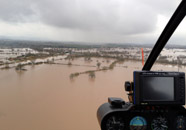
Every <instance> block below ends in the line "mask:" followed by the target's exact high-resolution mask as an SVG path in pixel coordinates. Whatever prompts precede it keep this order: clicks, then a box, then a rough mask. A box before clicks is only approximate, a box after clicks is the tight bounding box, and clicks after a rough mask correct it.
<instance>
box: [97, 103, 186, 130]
mask: <svg viewBox="0 0 186 130" xmlns="http://www.w3.org/2000/svg"><path fill="white" fill-rule="evenodd" d="M104 109H106V107H104ZM122 110H123V111H122ZM106 113H107V114H104V116H103V118H102V120H100V121H101V122H100V126H101V129H102V130H186V110H185V108H184V107H182V106H180V107H167V106H165V107H157V106H147V107H144V106H143V107H141V106H133V107H130V108H129V109H128V110H126V109H121V108H120V109H113V108H111V109H110V110H109V109H108V111H107V112H106ZM100 119H101V118H100Z"/></svg>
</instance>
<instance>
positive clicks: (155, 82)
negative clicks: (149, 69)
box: [142, 77, 174, 101]
mask: <svg viewBox="0 0 186 130" xmlns="http://www.w3.org/2000/svg"><path fill="white" fill-rule="evenodd" d="M142 92H143V93H142V95H143V101H174V78H173V77H143V87H142Z"/></svg>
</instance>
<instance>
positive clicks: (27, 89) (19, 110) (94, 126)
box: [0, 59, 185, 130]
mask: <svg viewBox="0 0 186 130" xmlns="http://www.w3.org/2000/svg"><path fill="white" fill-rule="evenodd" d="M96 60H97V59H94V61H93V62H92V63H85V62H84V61H83V60H82V59H79V60H74V61H72V64H73V63H75V64H80V63H81V64H82V65H83V64H86V65H96V62H95V61H96ZM99 60H100V59H99ZM102 60H103V59H101V60H100V61H102ZM61 62H63V61H61ZM103 64H104V65H106V64H107V63H105V62H104V61H102V65H103ZM108 64H109V63H108ZM126 66H128V67H127V68H126ZM141 67H142V65H141V63H140V62H134V61H126V62H124V63H122V64H117V65H116V67H115V68H114V69H113V70H108V71H101V72H96V77H95V79H90V78H89V77H88V75H87V74H84V75H80V76H79V77H76V78H75V79H73V80H70V78H69V75H70V74H71V73H75V72H83V71H87V70H94V69H96V67H88V66H73V65H72V66H66V65H38V66H35V67H33V66H32V67H31V66H29V67H27V69H28V70H27V71H25V72H21V73H20V72H16V71H15V70H14V69H10V70H0V130H99V129H100V127H99V125H98V121H97V117H96V112H97V109H98V107H99V106H100V105H101V104H103V103H104V102H107V98H108V97H121V98H123V99H125V100H126V101H127V95H126V93H125V91H124V87H123V85H124V82H125V81H126V80H132V72H133V70H140V69H141ZM158 69H159V70H160V69H163V70H174V71H177V70H178V68H177V66H175V67H173V66H166V65H158V64H157V65H156V66H155V67H154V70H158ZM181 70H182V71H185V68H182V69H181Z"/></svg>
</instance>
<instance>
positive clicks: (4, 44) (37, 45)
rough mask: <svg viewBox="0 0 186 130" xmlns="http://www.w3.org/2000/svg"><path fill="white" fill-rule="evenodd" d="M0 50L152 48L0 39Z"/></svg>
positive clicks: (128, 45)
mask: <svg viewBox="0 0 186 130" xmlns="http://www.w3.org/2000/svg"><path fill="white" fill-rule="evenodd" d="M0 47H1V48H32V49H35V50H42V49H43V48H83V49H90V48H113V47H115V48H116V47H120V48H128V47H143V48H147V47H148V48H152V47H153V45H152V44H137V43H123V44H121V43H102V44H100V43H99V44H98V43H85V42H57V41H29V40H12V39H0ZM166 47H167V48H185V49H186V46H183V45H167V46H166Z"/></svg>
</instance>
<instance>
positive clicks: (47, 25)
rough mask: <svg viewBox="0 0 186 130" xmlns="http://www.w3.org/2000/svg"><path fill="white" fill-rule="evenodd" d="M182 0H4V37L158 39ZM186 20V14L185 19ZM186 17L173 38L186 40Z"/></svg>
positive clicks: (0, 9) (0, 20)
mask: <svg viewBox="0 0 186 130" xmlns="http://www.w3.org/2000/svg"><path fill="white" fill-rule="evenodd" d="M180 2H181V0H0V37H13V38H21V39H33V40H39V39H41V40H55V41H56V40H57V41H83V42H95V43H105V42H112V43H154V42H155V41H156V39H157V38H158V36H159V35H160V33H161V31H162V29H163V28H164V26H165V25H166V23H167V21H168V20H169V18H170V17H171V15H172V14H173V12H174V10H175V9H176V8H177V6H178V5H179V3H180ZM185 19H186V18H185ZM185 37H186V20H184V21H183V22H182V24H181V26H180V27H179V28H178V29H177V31H176V32H175V35H174V37H173V38H172V39H171V42H176V43H180V44H183V43H184V42H185V41H186V38H185Z"/></svg>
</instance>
